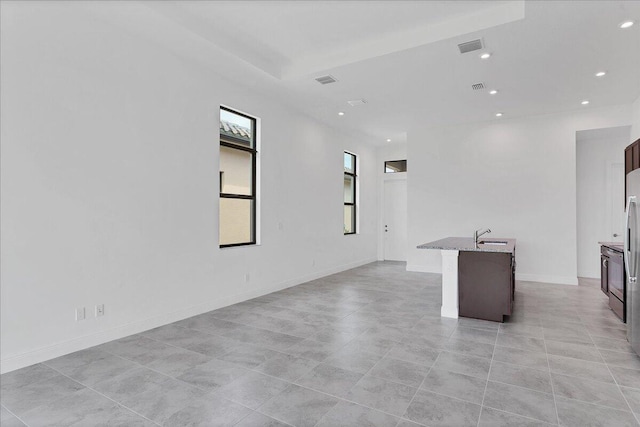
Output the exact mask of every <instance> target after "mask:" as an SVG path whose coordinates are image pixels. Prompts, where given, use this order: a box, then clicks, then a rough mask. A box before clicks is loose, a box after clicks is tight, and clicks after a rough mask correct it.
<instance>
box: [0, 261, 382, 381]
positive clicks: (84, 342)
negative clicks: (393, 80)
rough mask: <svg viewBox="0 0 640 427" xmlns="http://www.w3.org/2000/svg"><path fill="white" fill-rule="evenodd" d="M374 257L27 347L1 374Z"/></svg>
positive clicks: (4, 363) (1, 366)
mask: <svg viewBox="0 0 640 427" xmlns="http://www.w3.org/2000/svg"><path fill="white" fill-rule="evenodd" d="M375 261H376V257H372V258H367V259H364V260H360V261H356V262H352V263H349V264H343V265H339V266H336V267H332V268H328V269H326V270H322V271H316V272H313V273H311V274H307V275H304V276H301V277H297V278H294V279H289V280H286V281H284V282H280V283H278V284H275V285H271V286H264V287H260V288H256V289H253V290H251V291H248V292H241V293H238V294H235V295H230V296H227V297H224V298H218V299H216V300H213V301H208V302H205V303H202V304H197V305H194V306H191V307H185V308H181V309H179V310H175V311H172V312H170V313H166V314H162V315H159V316H153V317H149V318H147V319H143V320H139V321H135V322H131V323H128V324H125V325H121V326H118V327H115V328H111V329H107V330H104V331H99V332H95V333H92V334H88V335H84V336H80V337H77V338H73V339H70V340H67V341H61V342H57V343H54V344H51V345H48V346H44V347H40V348H37V349H34V350H29V351H26V352H24V353H20V354H15V355H9V356H7V357H5V358H3V359H2V360H0V373H2V374H4V373H7V372H11V371H14V370H16V369H20V368H24V367H26V366H30V365H33V364H36V363H40V362H44V361H46V360H50V359H53V358H56V357H60V356H64V355H65V354H69V353H73V352H75V351H79V350H84V349H86V348H89V347H93V346H96V345H99V344H104V343H106V342H109V341H113V340H116V339H119V338H123V337H126V336H129V335H133V334H138V333H140V332H144V331H147V330H149V329H153V328H157V327H159V326H163V325H166V324H169V323H172V322H177V321H178V320H182V319H186V318H188V317H192V316H197V315H198V314H202V313H206V312H208V311H211V310H216V309H218V308H222V307H226V306H228V305H232V304H236V303H239V302H242V301H246V300H249V299H252V298H256V297H259V296H262V295H266V294H270V293H272V292H277V291H279V290H282V289H286V288H290V287H292V286H295V285H299V284H301V283H305V282H309V281H311V280H315V279H319V278H322V277H325V276H329V275H331V274H335V273H339V272H341V271H345V270H350V269H352V268H356V267H360V266H362V265H365V264H369V263H371V262H375Z"/></svg>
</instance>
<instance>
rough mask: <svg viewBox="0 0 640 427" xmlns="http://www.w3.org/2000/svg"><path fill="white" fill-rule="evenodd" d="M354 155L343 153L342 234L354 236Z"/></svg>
mask: <svg viewBox="0 0 640 427" xmlns="http://www.w3.org/2000/svg"><path fill="white" fill-rule="evenodd" d="M356 171H357V169H356V155H355V154H351V153H348V152H346V151H345V152H344V234H356V181H357V177H358V176H357V175H356Z"/></svg>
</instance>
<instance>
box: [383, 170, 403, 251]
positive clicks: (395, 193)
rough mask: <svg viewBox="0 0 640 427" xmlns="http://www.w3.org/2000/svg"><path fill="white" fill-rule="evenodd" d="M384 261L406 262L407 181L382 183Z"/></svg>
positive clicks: (395, 180) (396, 180)
mask: <svg viewBox="0 0 640 427" xmlns="http://www.w3.org/2000/svg"><path fill="white" fill-rule="evenodd" d="M383 203H384V259H385V260H391V261H406V260H407V180H406V179H402V180H398V179H394V180H388V181H385V182H384V199H383Z"/></svg>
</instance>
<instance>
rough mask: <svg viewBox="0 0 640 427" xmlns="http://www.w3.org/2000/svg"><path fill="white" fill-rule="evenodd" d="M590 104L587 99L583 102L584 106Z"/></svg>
mask: <svg viewBox="0 0 640 427" xmlns="http://www.w3.org/2000/svg"><path fill="white" fill-rule="evenodd" d="M588 103H589V101H587V100H586V99H585V100H584V101H582V102H581V104H582V105H587V104H588Z"/></svg>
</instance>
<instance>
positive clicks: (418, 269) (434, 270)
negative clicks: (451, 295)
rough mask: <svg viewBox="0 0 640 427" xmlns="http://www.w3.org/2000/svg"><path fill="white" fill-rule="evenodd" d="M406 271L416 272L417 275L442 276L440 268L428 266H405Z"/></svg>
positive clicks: (439, 266)
mask: <svg viewBox="0 0 640 427" xmlns="http://www.w3.org/2000/svg"><path fill="white" fill-rule="evenodd" d="M407 271H416V272H418V273H436V274H442V266H441V265H438V266H429V265H420V264H407Z"/></svg>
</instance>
